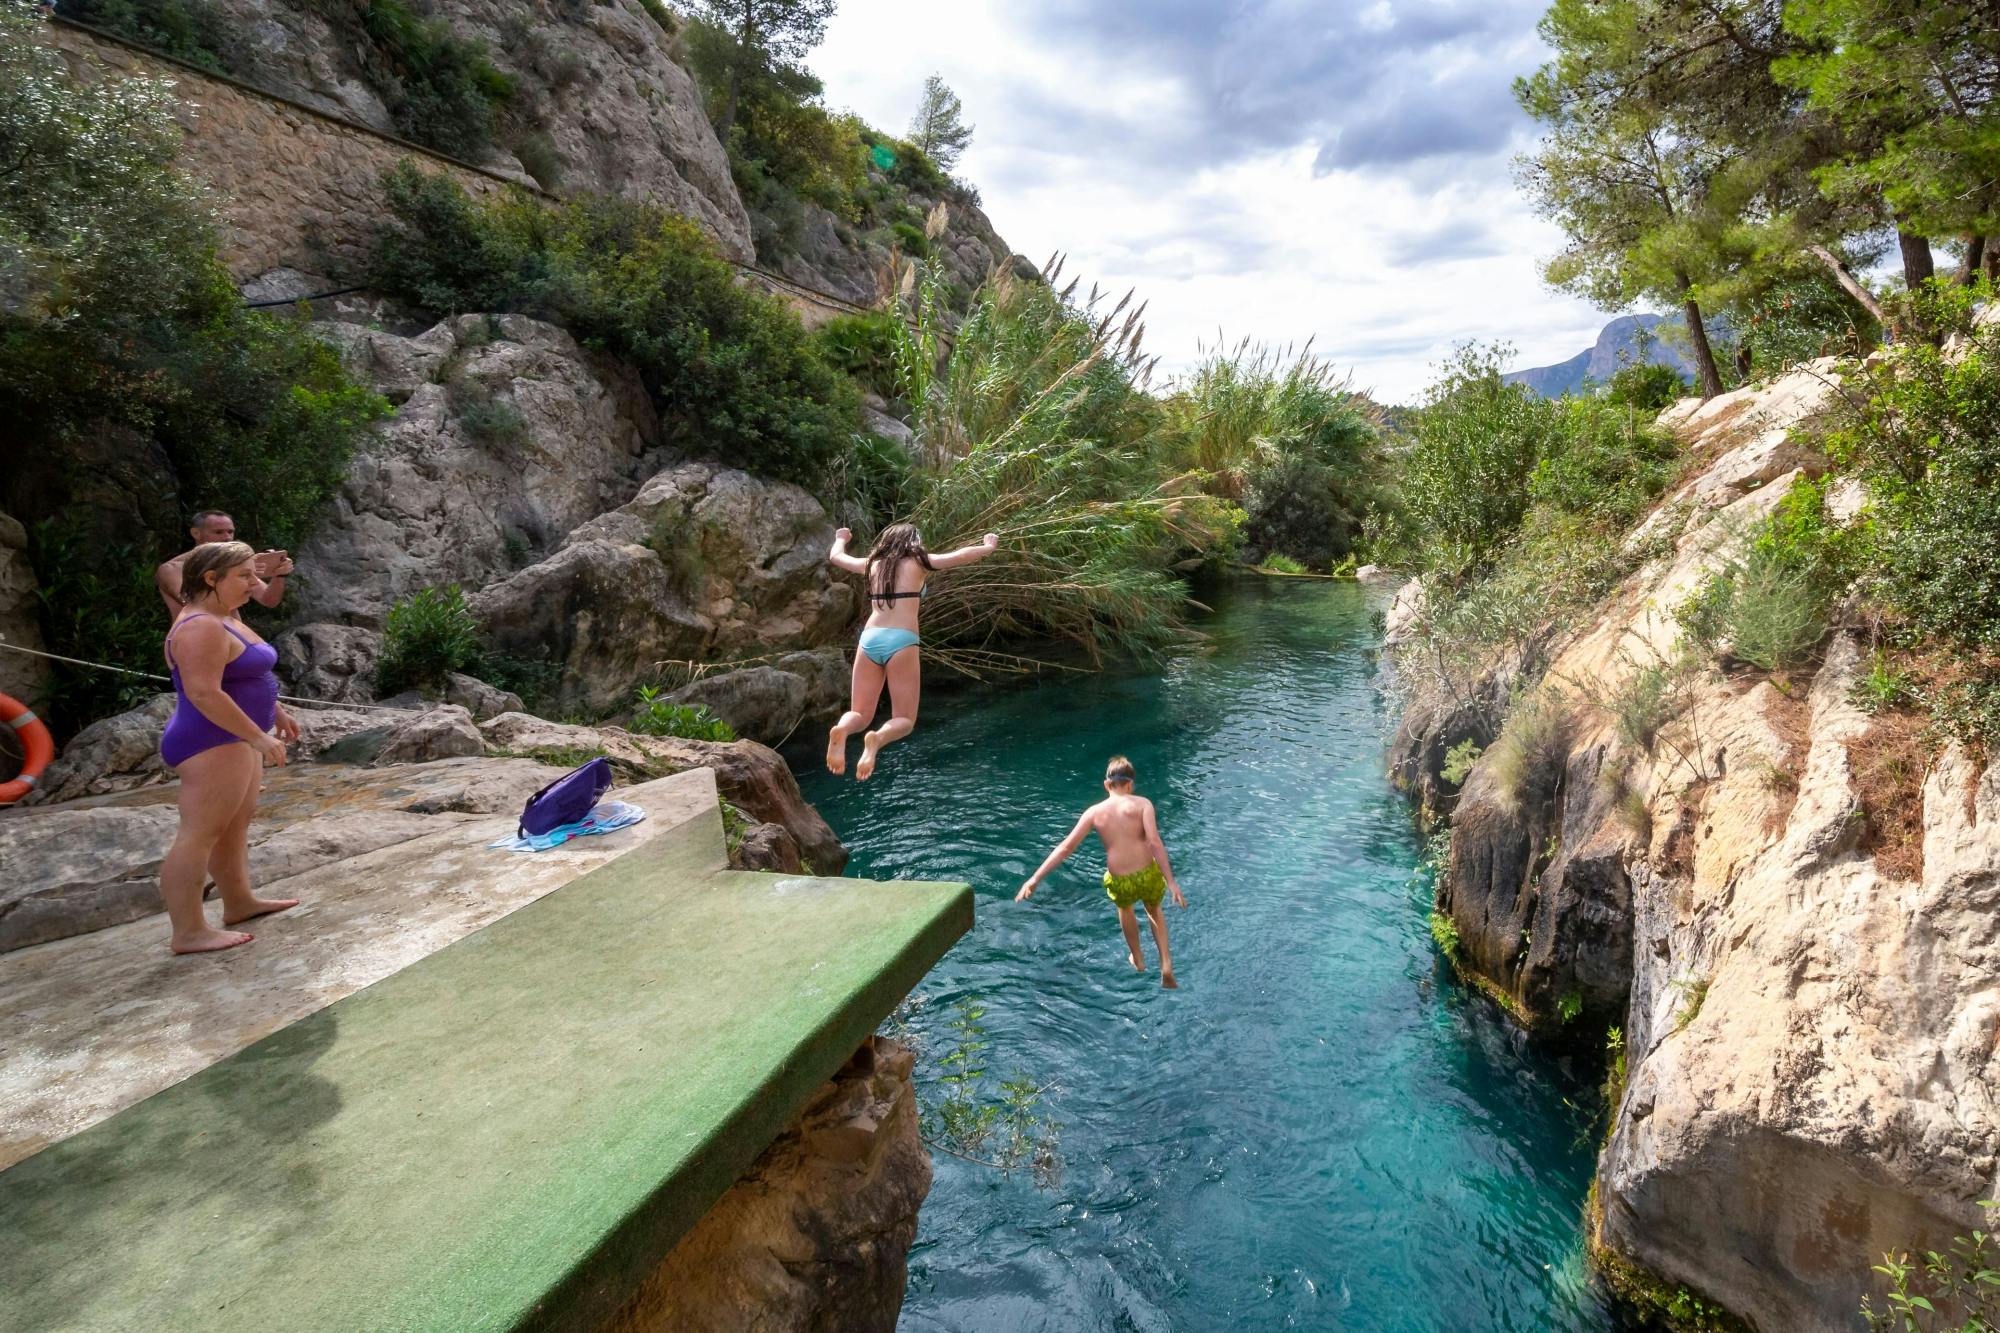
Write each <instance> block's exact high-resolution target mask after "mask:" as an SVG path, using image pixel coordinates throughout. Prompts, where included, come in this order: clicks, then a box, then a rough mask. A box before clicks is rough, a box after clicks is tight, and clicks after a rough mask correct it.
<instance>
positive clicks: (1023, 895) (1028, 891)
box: [1014, 806, 1097, 903]
mask: <svg viewBox="0 0 2000 1333" xmlns="http://www.w3.org/2000/svg"><path fill="white" fill-rule="evenodd" d="M1096 808H1097V807H1096V806H1092V807H1091V808H1090V810H1086V811H1084V812H1083V817H1082V818H1080V819H1078V820H1077V821H1076V827H1075V828H1073V829H1071V830H1070V831H1069V836H1068V837H1067V838H1064V839H1063V840H1062V841H1061V842H1059V843H1057V844H1056V849H1055V850H1054V851H1052V852H1050V853H1049V859H1048V860H1046V861H1044V862H1042V867H1041V869H1039V870H1037V871H1036V872H1035V873H1034V874H1032V875H1030V876H1028V882H1027V883H1025V884H1023V885H1022V886H1021V891H1020V892H1019V893H1017V894H1015V895H1014V901H1015V902H1017V903H1024V902H1026V901H1028V899H1030V898H1032V897H1034V896H1035V890H1036V889H1037V888H1038V887H1040V885H1041V882H1042V881H1043V880H1044V879H1045V878H1047V877H1048V873H1049V872H1050V871H1051V870H1054V869H1055V868H1056V867H1057V866H1059V865H1061V864H1062V863H1063V862H1064V861H1066V860H1068V859H1069V854H1070V853H1071V852H1073V851H1075V850H1076V849H1077V848H1079V847H1081V846H1083V840H1084V839H1085V838H1087V837H1089V836H1090V815H1091V811H1092V810H1095V809H1096Z"/></svg>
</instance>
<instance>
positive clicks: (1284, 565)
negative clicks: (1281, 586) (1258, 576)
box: [1261, 552, 1307, 574]
mask: <svg viewBox="0 0 2000 1333" xmlns="http://www.w3.org/2000/svg"><path fill="white" fill-rule="evenodd" d="M1261 568H1263V569H1266V570H1268V571H1270V572H1271V573H1273V574H1304V573H1306V572H1307V570H1306V567H1305V566H1304V565H1302V564H1300V563H1299V562H1298V561H1296V560H1294V559H1292V558H1291V557H1290V556H1288V555H1280V554H1278V553H1276V552H1273V553H1272V554H1270V555H1267V556H1265V557H1264V560H1263V564H1262V566H1261Z"/></svg>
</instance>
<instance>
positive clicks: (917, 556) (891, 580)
mask: <svg viewBox="0 0 2000 1333" xmlns="http://www.w3.org/2000/svg"><path fill="white" fill-rule="evenodd" d="M905 560H914V561H916V562H917V563H918V564H920V565H922V566H923V567H924V568H925V569H936V568H937V566H936V565H933V564H932V563H931V553H930V552H929V551H926V550H925V549H924V539H923V538H922V537H920V536H918V535H917V525H916V524H914V523H891V524H890V525H889V526H888V527H886V528H884V529H882V533H881V535H880V536H878V537H876V538H875V549H874V550H872V551H870V552H869V553H868V574H867V579H868V597H869V600H870V601H879V600H881V595H882V594H883V593H885V592H894V591H896V568H897V566H899V565H901V564H902V563H903V562H904V561H905ZM878 565H879V566H881V569H882V574H881V577H880V578H879V579H878V578H877V577H876V574H875V569H876V566H878Z"/></svg>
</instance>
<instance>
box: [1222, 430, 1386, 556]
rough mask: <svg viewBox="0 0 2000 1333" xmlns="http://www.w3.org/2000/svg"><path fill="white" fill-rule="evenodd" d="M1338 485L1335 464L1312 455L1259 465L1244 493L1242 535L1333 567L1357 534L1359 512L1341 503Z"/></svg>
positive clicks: (1268, 547) (1263, 545)
mask: <svg viewBox="0 0 2000 1333" xmlns="http://www.w3.org/2000/svg"><path fill="white" fill-rule="evenodd" d="M1339 490H1340V480H1339V477H1338V475H1337V474H1336V473H1335V472H1334V470H1333V469H1332V468H1330V467H1327V466H1326V465H1325V464H1323V463H1319V462H1316V461H1314V460H1313V459H1310V458H1300V457H1297V456H1291V457H1284V458H1280V459H1279V460H1278V461H1276V462H1274V463H1271V464H1270V465H1268V466H1265V467H1260V468H1257V469H1256V470H1255V471H1253V472H1251V474H1250V480H1249V484H1248V485H1247V486H1246V487H1245V489H1244V493H1243V515H1244V522H1243V539H1244V541H1246V542H1248V543H1249V544H1250V545H1252V546H1256V547H1261V548H1263V549H1264V550H1267V551H1275V552H1283V553H1284V554H1285V555H1288V556H1292V557H1294V558H1295V559H1296V560H1299V561H1303V562H1304V563H1305V565H1309V566H1312V567H1314V568H1317V569H1329V568H1331V567H1332V566H1333V565H1334V564H1335V563H1336V562H1338V561H1339V560H1341V559H1343V558H1345V557H1346V556H1347V555H1348V554H1350V553H1351V552H1352V551H1353V549H1354V544H1355V543H1356V542H1357V541H1359V540H1360V537H1361V518H1360V515H1358V514H1355V513H1352V512H1350V511H1348V510H1346V509H1345V508H1343V507H1342V505H1341V502H1340V496H1339ZM1264 563H1265V564H1266V565H1272V560H1271V559H1270V558H1266V560H1265V561H1264ZM1272 567H1273V568H1275V567H1276V566H1275V565H1272Z"/></svg>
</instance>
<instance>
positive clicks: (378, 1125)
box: [0, 815, 972, 1333]
mask: <svg viewBox="0 0 2000 1333" xmlns="http://www.w3.org/2000/svg"><path fill="white" fill-rule="evenodd" d="M721 848H722V828H721V821H720V817H719V815H717V816H715V817H712V818H707V819H697V820H694V821H692V822H690V823H689V824H688V825H686V826H685V827H684V828H683V829H679V830H675V831H673V832H672V833H671V834H669V835H666V836H662V837H660V838H657V839H655V840H654V841H652V842H649V843H646V844H644V845H642V846H640V847H638V848H636V849H634V850H633V851H631V852H628V853H627V854H625V855H624V856H622V857H621V858H619V859H618V860H616V861H613V862H611V863H610V864H608V865H605V866H602V867H600V868H599V869H597V870H594V871H591V872H590V873H588V874H586V875H584V876H583V877H581V878H579V879H577V880H575V881H574V882H572V883H570V884H569V885H567V886H566V887H564V888H562V889H559V890H557V891H555V892H553V893H550V894H549V895H547V896H546V897H543V898H541V899H539V900H537V901H535V902H533V903H531V904H529V905H527V906H525V907H522V908H520V909H519V910H517V911H515V912H513V913H512V914H511V915H509V916H507V917H504V918H503V919H501V920H499V921H497V922H495V923H494V924H492V925H489V926H487V927H486V928H484V929H483V930H480V931H478V932H476V933H474V934H472V935H469V936H467V937H465V938H464V939H461V940H459V941H457V942H456V943H454V944H451V945H450V946H448V947H446V948H445V949H443V950H441V951H439V952H438V953H435V954H433V955H431V956H430V957H428V958H425V959H423V960H422V961H420V962H417V963H415V964H412V965H411V966H409V967H407V968H405V969H404V970H402V971H400V972H397V973H395V974H394V975H392V976H389V977H387V978H385V979H383V980H381V981H378V982H376V983H375V984H374V985H372V986H370V987H368V988H367V989H365V990H362V991H359V992H357V993H355V994H353V995H350V996H348V997H347V998H345V999H343V1000H340V1001H338V1002H337V1003H335V1004H333V1005H331V1006H329V1007H327V1008H325V1009H322V1010H320V1011H318V1012H317V1013H315V1014H313V1015H311V1016H310V1017H307V1018H304V1019H301V1020H299V1021H298V1022H296V1023H293V1024H292V1025H291V1026H289V1027H287V1028H285V1029H283V1030H282V1031H279V1032H277V1033H274V1034H272V1035H271V1036H269V1037H266V1038H265V1039H263V1040H262V1041H259V1042H257V1043H256V1044H255V1045H253V1046H250V1047H248V1048H246V1049H244V1050H242V1051H240V1052H238V1053H237V1054H235V1055H233V1056H231V1057H229V1058H228V1059H225V1060H223V1061H221V1062H220V1063H218V1064H215V1065H212V1066H210V1067H208V1068H207V1069H204V1070H202V1071H201V1072H200V1073H198V1074H195V1075H194V1076H192V1077H190V1078H188V1079H186V1080H185V1081H183V1082H181V1083H179V1084H176V1085H174V1086H173V1087H170V1088H168V1089H166V1090H165V1091H162V1092H159V1093H157V1094H155V1095H154V1096H152V1097H150V1098H148V1099H146V1100H145V1101H143V1102H140V1103H139V1104H138V1105H136V1106H133V1107H130V1108H129V1109H127V1110H125V1111H122V1112H120V1113H119V1114H117V1115H115V1116H113V1117H111V1118H110V1119H108V1120H105V1121H104V1122H102V1123H100V1124H98V1125H96V1126H94V1127H92V1128H90V1129H88V1130H85V1131H84V1132H82V1133H80V1134H77V1135H75V1136H73V1137H71V1138H68V1139H65V1140H63V1141H62V1142H60V1143H58V1144H55V1145H54V1146H52V1147H50V1148H47V1149H45V1150H44V1151H42V1152H40V1153H38V1154H36V1155H35V1156H33V1157H30V1158H28V1159H26V1160H25V1161H22V1162H21V1163H19V1164H18V1165H16V1166H14V1167H12V1168H11V1169H9V1170H7V1171H6V1172H4V1173H0V1236H4V1237H5V1240H4V1242H0V1324H4V1326H5V1327H7V1328H8V1329H10V1330H28V1329H55V1328H90V1329H126V1328H131V1329H147V1330H157V1329H201V1330H227V1329H255V1330H259V1331H260V1333H262V1331H266V1330H274V1329H285V1330H321V1329H324V1330H359V1329H439V1330H444V1329H450V1330H472V1329H509V1328H576V1327H588V1326H589V1325H590V1324H592V1323H593V1322H595V1321H596V1320H598V1319H600V1318H603V1317H605V1316H607V1315H609V1314H610V1313H611V1312H612V1311H613V1310H615V1309H616V1308H617V1307H618V1306H619V1305H620V1304H621V1303H622V1302H623V1300H624V1298H625V1297H626V1295H627V1294H629V1292H630V1291H631V1290H632V1289H633V1287H634V1286H635V1285H636V1284H637V1283H638V1281H639V1280H640V1279H641V1278H642V1277H644V1276H645V1274H646V1273H647V1272H649V1271H650V1270H651V1269H652V1267H653V1266H654V1265H655V1264H656V1263H657V1262H658V1261H659V1259H660V1258H661V1256H663V1255H664V1254H665V1253H666V1252H667V1250H668V1249H670V1248H671V1247H672V1245H673V1243H674V1242H675V1241H676V1240H677V1239H678V1238H679V1237H680V1236H681V1235H682V1234H683V1233H684V1232H685V1231H686V1230H687V1229H688V1228H689V1227H690V1226H692V1225H693V1224H694V1222H695V1221H696V1220H697V1219H699V1218H700V1217H701V1215H702V1214H703V1213H704V1212H705V1211H706V1210H707V1209H708V1208H709V1206H710V1205H711V1204H712V1203H714V1201H715V1200H716V1199H717V1198H718V1197H720V1196H721V1194H722V1193H723V1191H724V1190H726V1189H727V1188H728V1187H729V1185H730V1184H731V1183H732V1182H733V1181H735V1180H736V1178H737V1177H738V1176H739V1175H741V1173H742V1172H743V1171H744V1169H745V1168H747V1167H748V1166H749V1165H750V1164H751V1162H753V1161H754V1160H755V1159H756V1157H757V1156H758V1154H759V1153H761V1152H762V1151H763V1150H764V1148H765V1147H766V1146H767V1145H768V1144H769V1143H770V1142H771V1140H772V1139H773V1138H774V1137H775V1136H776V1134H777V1133H778V1132H779V1130H780V1129H782V1127H783V1126H784V1124H785V1123H786V1121H787V1120H788V1119H789V1118H790V1117H791V1116H792V1115H793V1114H794V1113H795V1112H796V1111H797V1110H798V1109H799V1108H800V1107H801V1106H803V1105H804V1103H805V1101H806V1099H807V1097H808V1096H809V1095H810V1094H811V1092H812V1091H813V1090H814V1089H815V1088H816V1087H817V1086H818V1085H819V1084H820V1083H822V1082H824V1081H825V1080H826V1079H827V1078H828V1077H830V1076H831V1075H832V1074H833V1073H834V1072H835V1071H836V1070H837V1069H838V1068H839V1067H840V1066H841V1064H843V1063H844V1062H845V1061H846V1060H847V1058H848V1057H849V1056H850V1055H851V1054H852V1053H853V1051H854V1049H855V1047H856V1046H858V1045H859V1044H860V1043H861V1042H862V1041H863V1040H864V1039H865V1038H866V1037H867V1036H868V1035H869V1034H870V1033H871V1032H873V1031H874V1029H875V1028H876V1026H877V1025H878V1024H879V1023H880V1022H881V1020H882V1019H883V1018H884V1017H885V1016H887V1014H888V1013H889V1012H890V1010H891V1009H892V1008H893V1007H894V1006H895V1004H896V1003H897V1002H898V1001H899V1000H901V999H902V998H903V997H904V996H905V995H906V994H908V993H909V991H910V990H911V989H912V988H913V987H914V986H915V985H916V983H917V982H918V981H919V980H920V979H921V978H922V976H923V975H924V973H925V972H926V971H927V970H928V969H929V968H930V967H931V965H932V964H933V963H935V962H936V961H937V959H938V958H940V957H942V956H943V954H944V952H945V951H946V950H947V949H949V948H950V947H951V945H952V943H953V942H954V941H955V940H957V938H958V937H959V936H960V935H962V934H963V933H964V932H965V931H966V930H967V929H969V928H970V926H971V924H972V894H971V891H970V890H969V889H968V888H966V887H965V886H964V885H956V884H923V883H908V882H897V883H887V884H884V883H870V882H865V881H860V880H840V879H816V878H812V877H808V876H784V875H769V874H750V873H744V872H736V871H729V870H726V869H722V868H721V867H720V862H721V859H722V852H721Z"/></svg>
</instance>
